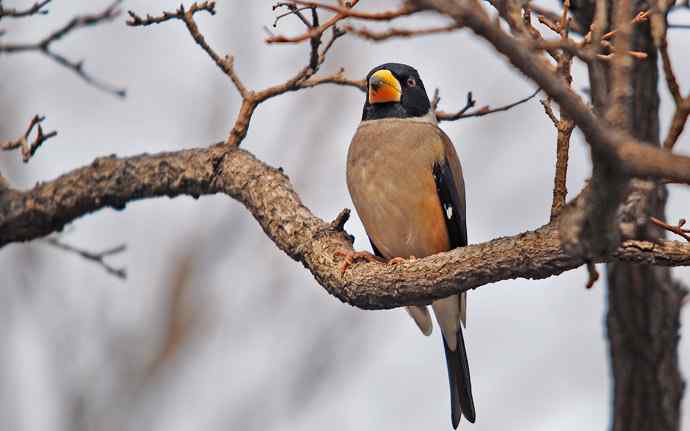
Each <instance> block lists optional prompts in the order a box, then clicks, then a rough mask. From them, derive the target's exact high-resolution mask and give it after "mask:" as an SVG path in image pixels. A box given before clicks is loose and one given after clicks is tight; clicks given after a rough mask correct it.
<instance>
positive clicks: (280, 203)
mask: <svg viewBox="0 0 690 431" xmlns="http://www.w3.org/2000/svg"><path fill="white" fill-rule="evenodd" d="M215 193H224V194H226V195H228V196H230V197H231V198H233V199H236V200H238V201H239V202H241V203H242V204H243V205H244V206H245V207H246V208H247V209H248V210H249V211H250V212H251V213H252V215H253V216H254V218H255V219H256V220H257V222H258V223H259V224H260V226H261V227H262V229H263V230H264V232H265V233H266V234H267V235H268V236H269V237H270V238H271V239H272V240H273V241H274V243H275V244H276V245H277V246H278V247H279V248H280V249H281V250H283V251H284V252H285V253H287V254H288V255H289V256H290V257H291V258H293V259H295V260H297V261H299V262H301V263H302V264H304V265H305V266H306V267H307V268H308V269H309V270H310V271H311V272H312V274H313V275H314V277H315V278H316V279H317V281H318V282H319V283H320V284H321V285H322V286H324V288H326V290H328V292H330V293H331V294H333V295H335V296H336V297H338V298H340V299H341V300H343V301H345V302H348V303H350V304H352V305H355V306H358V307H361V308H392V307H397V306H401V305H405V304H412V303H429V302H430V301H432V300H433V299H435V298H439V297H443V296H447V295H450V294H452V293H456V292H459V291H462V290H467V289H472V288H476V287H478V286H481V285H484V284H487V283H493V282H496V281H500V280H506V279H512V278H518V277H522V278H545V277H550V276H552V275H556V274H560V273H562V272H564V271H567V270H570V269H573V268H577V267H579V266H581V265H583V264H585V263H586V262H585V260H584V259H583V258H582V257H580V256H575V255H570V254H568V253H566V252H565V251H564V247H563V242H562V239H561V235H560V234H559V224H558V223H551V224H547V225H545V226H543V227H541V228H539V229H537V230H535V231H531V232H525V233H522V234H518V235H515V236H512V237H505V238H498V239H495V240H493V241H489V242H486V243H482V244H477V245H471V246H468V247H465V248H462V249H456V250H453V251H450V252H448V253H442V254H438V255H434V256H431V257H429V258H424V259H419V260H417V261H415V262H407V263H401V264H398V265H395V266H388V265H379V264H356V265H354V266H353V267H351V268H350V269H349V270H348V271H347V272H346V273H345V275H344V276H341V275H340V270H339V263H340V262H339V258H337V257H336V251H337V250H339V249H343V248H345V249H348V248H350V247H351V242H350V237H349V236H348V235H347V234H346V233H345V232H343V231H342V230H340V229H339V226H341V225H342V220H343V217H342V216H339V217H338V222H336V223H334V224H331V223H327V222H324V221H323V220H321V219H319V218H318V217H316V216H314V215H313V214H312V213H311V212H310V211H309V209H307V208H306V207H304V205H303V204H302V203H301V201H300V199H299V197H298V196H297V194H296V193H295V191H294V189H293V187H292V185H291V184H290V181H289V180H288V178H287V176H285V174H283V173H282V172H281V171H280V170H278V169H275V168H272V167H270V166H268V165H266V164H265V163H263V162H261V161H259V160H257V159H256V158H255V157H254V156H253V155H252V154H251V153H249V152H247V151H245V150H242V149H240V148H238V147H236V146H228V145H224V144H218V145H214V146H211V147H210V148H208V149H195V150H183V151H178V152H172V153H160V154H154V155H141V156H135V157H128V158H122V159H119V158H115V157H104V158H99V159H96V160H95V161H94V162H93V163H92V164H91V165H90V166H86V167H83V168H79V169H76V170H74V171H72V172H70V173H67V174H65V175H63V176H61V177H59V178H57V179H55V180H53V181H48V182H45V183H40V184H39V185H37V186H36V187H35V188H33V189H31V190H28V191H25V192H21V191H16V190H6V191H4V192H0V246H3V245H6V244H9V243H12V242H17V241H28V240H32V239H35V238H39V237H41V236H45V235H48V234H50V233H52V232H56V231H59V230H61V229H62V228H63V227H64V226H65V225H66V224H67V223H70V222H72V221H74V220H76V219H77V218H79V217H81V216H83V215H86V214H89V213H92V212H95V211H97V210H99V209H102V208H106V207H111V208H115V209H124V207H125V206H126V204H127V203H129V202H132V201H135V200H139V199H146V198H153V197H162V196H168V197H175V196H180V195H188V196H193V197H198V196H200V195H207V194H215ZM577 210H578V208H577V206H576V205H573V206H569V207H568V208H566V210H564V211H577ZM560 229H562V227H561V228H560ZM609 259H617V260H631V261H635V262H640V261H644V262H649V263H654V264H656V265H689V264H690V244H681V243H677V242H662V243H659V244H653V243H649V242H644V241H633V242H626V243H625V244H624V245H622V246H621V247H619V248H618V249H616V250H615V251H614V253H613V254H611V255H610V256H598V257H596V258H595V259H593V260H594V261H596V262H603V261H606V260H609Z"/></svg>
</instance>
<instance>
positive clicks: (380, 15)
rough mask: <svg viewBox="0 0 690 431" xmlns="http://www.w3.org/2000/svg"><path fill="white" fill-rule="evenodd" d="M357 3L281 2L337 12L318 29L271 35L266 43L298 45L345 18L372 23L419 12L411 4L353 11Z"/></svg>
mask: <svg viewBox="0 0 690 431" xmlns="http://www.w3.org/2000/svg"><path fill="white" fill-rule="evenodd" d="M357 3H359V0H352V1H350V2H349V3H348V5H347V6H334V5H329V4H324V3H317V2H307V1H301V0H294V1H290V2H281V3H279V5H281V6H283V5H285V6H286V5H288V4H291V5H293V6H295V7H296V6H297V5H301V6H304V7H308V8H312V9H325V10H329V11H331V12H336V14H335V15H334V16H332V17H330V18H329V19H328V20H327V21H326V22H324V23H323V24H321V25H319V26H317V27H312V28H309V29H308V30H307V31H306V32H305V33H302V34H300V35H298V36H283V35H271V36H269V37H268V38H266V43H298V42H302V41H304V40H307V39H311V38H313V37H314V36H318V35H320V34H323V33H324V32H325V31H326V30H328V29H329V28H331V27H333V26H334V25H335V24H336V23H338V21H340V20H342V19H344V18H358V19H363V20H371V21H389V20H391V19H393V18H397V17H401V16H407V15H411V14H413V13H415V12H417V11H418V10H419V8H417V7H416V6H414V5H412V4H411V3H409V2H405V3H403V5H402V6H400V8H398V9H396V10H391V11H383V12H359V11H357V10H355V9H353V8H354V7H355V6H356V5H357Z"/></svg>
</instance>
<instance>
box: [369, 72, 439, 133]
mask: <svg viewBox="0 0 690 431" xmlns="http://www.w3.org/2000/svg"><path fill="white" fill-rule="evenodd" d="M430 109H431V102H429V96H427V94H426V90H425V89H424V84H423V83H422V79H421V78H420V77H419V73H417V70H416V69H415V68H413V67H411V66H408V65H406V64H401V63H386V64H382V65H380V66H377V67H375V68H373V69H372V70H371V72H369V73H368V74H367V99H366V102H365V103H364V111H363V113H362V120H376V119H379V118H408V117H421V116H424V115H426V114H427V113H428V112H429V110H430Z"/></svg>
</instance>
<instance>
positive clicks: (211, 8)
mask: <svg viewBox="0 0 690 431" xmlns="http://www.w3.org/2000/svg"><path fill="white" fill-rule="evenodd" d="M215 7H216V2H215V1H205V2H201V3H197V2H194V3H192V5H191V6H189V10H185V7H184V5H180V7H179V8H178V9H177V10H176V11H175V12H163V14H162V15H160V16H151V15H149V14H146V18H142V17H141V16H139V15H137V14H136V13H134V12H133V11H131V10H128V11H127V14H128V15H129V20H128V21H127V25H129V26H131V27H140V26H147V25H152V24H160V23H162V22H165V21H168V20H171V19H183V18H184V15H185V14H190V15H194V14H195V13H197V12H202V11H205V12H208V13H210V14H211V15H215V14H216V9H215Z"/></svg>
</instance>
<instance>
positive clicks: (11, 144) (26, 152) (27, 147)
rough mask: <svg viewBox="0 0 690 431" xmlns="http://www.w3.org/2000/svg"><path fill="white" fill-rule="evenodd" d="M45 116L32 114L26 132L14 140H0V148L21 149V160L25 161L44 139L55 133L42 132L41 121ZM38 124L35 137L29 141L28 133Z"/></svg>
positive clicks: (6, 149)
mask: <svg viewBox="0 0 690 431" xmlns="http://www.w3.org/2000/svg"><path fill="white" fill-rule="evenodd" d="M45 118H46V117H41V116H39V115H34V117H33V118H32V119H31V121H30V122H29V127H27V129H26V132H24V134H23V135H22V136H21V137H19V138H18V139H16V140H14V141H7V142H0V149H2V150H5V151H10V150H16V149H17V148H20V149H21V154H22V161H24V163H27V162H28V161H29V159H31V157H32V156H33V155H34V154H35V153H36V150H38V148H39V147H40V146H41V145H43V143H44V142H45V141H47V140H48V139H50V138H52V137H54V136H56V135H57V132H56V131H52V132H48V133H44V132H43V128H42V127H41V122H42V121H43V120H45ZM36 126H38V128H37V132H36V137H35V138H34V140H33V141H29V135H30V134H31V131H32V130H33V129H34V127H36Z"/></svg>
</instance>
